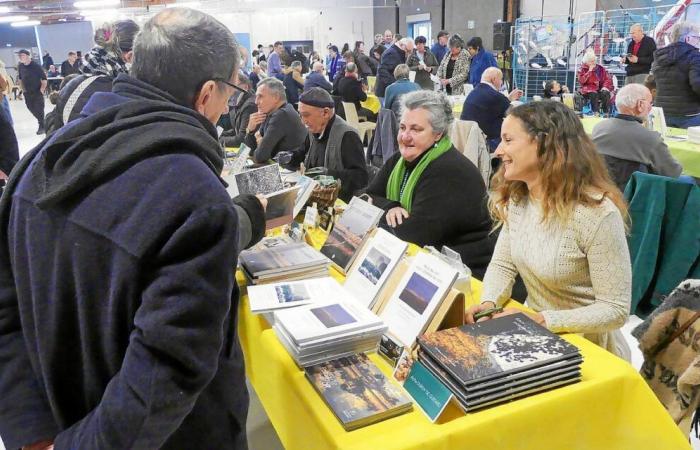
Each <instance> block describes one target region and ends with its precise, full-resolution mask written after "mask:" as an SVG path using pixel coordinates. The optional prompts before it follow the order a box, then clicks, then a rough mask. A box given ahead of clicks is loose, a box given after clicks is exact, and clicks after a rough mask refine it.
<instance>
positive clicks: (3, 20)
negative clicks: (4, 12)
mask: <svg viewBox="0 0 700 450" xmlns="http://www.w3.org/2000/svg"><path fill="white" fill-rule="evenodd" d="M25 20H29V16H3V17H0V23H10V22H24V21H25Z"/></svg>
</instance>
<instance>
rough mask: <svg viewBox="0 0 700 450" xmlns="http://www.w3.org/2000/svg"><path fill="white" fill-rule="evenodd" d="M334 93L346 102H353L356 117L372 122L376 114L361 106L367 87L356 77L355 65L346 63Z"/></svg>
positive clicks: (365, 96)
mask: <svg viewBox="0 0 700 450" xmlns="http://www.w3.org/2000/svg"><path fill="white" fill-rule="evenodd" d="M335 93H336V94H337V95H339V96H340V98H341V99H342V100H343V101H344V102H347V103H354V104H355V109H356V110H357V115H358V117H366V118H367V120H369V121H370V122H374V121H375V120H376V118H377V115H376V114H375V113H373V112H372V111H370V110H369V109H367V108H363V107H362V104H361V102H364V101H366V100H367V87H366V86H365V85H364V84H362V82H361V81H360V80H359V78H358V73H357V65H356V64H355V63H348V65H346V66H345V76H344V77H343V78H341V79H340V81H338V88H337V89H336V91H335Z"/></svg>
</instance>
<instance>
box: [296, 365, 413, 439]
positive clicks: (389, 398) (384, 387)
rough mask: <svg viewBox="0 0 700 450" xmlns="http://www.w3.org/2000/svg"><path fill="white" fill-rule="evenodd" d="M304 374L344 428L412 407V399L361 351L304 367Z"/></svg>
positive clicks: (397, 413) (364, 424)
mask: <svg viewBox="0 0 700 450" xmlns="http://www.w3.org/2000/svg"><path fill="white" fill-rule="evenodd" d="M305 374H306V377H307V378H308V379H309V381H310V382H311V384H312V385H313V386H314V388H315V389H316V391H317V392H318V393H319V394H320V395H321V397H322V398H323V400H324V401H325V402H326V404H327V405H328V406H329V407H330V409H331V410H332V411H333V414H335V416H336V417H337V418H338V420H339V421H340V423H341V424H342V425H343V428H345V430H347V431H350V430H354V429H357V428H360V427H363V426H367V425H370V424H373V423H376V422H379V421H381V420H385V419H388V418H391V417H395V416H397V415H399V414H403V413H405V412H408V411H410V410H411V409H412V402H411V398H410V397H409V396H408V395H407V394H406V393H405V392H404V391H403V390H402V389H401V388H400V387H398V386H396V385H395V384H394V383H393V382H391V381H390V380H389V378H388V377H386V376H385V375H384V374H383V373H382V372H381V371H380V370H379V369H378V368H377V366H375V365H374V363H372V361H370V360H369V358H367V356H366V355H365V354H364V353H360V354H358V355H353V356H350V357H346V358H340V359H336V360H333V361H328V362H324V363H322V364H317V365H314V366H311V367H307V368H306V369H305Z"/></svg>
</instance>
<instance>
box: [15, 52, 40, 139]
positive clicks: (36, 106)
mask: <svg viewBox="0 0 700 450" xmlns="http://www.w3.org/2000/svg"><path fill="white" fill-rule="evenodd" d="M29 55H30V53H29V50H25V49H22V50H20V51H19V62H20V64H19V68H18V69H19V80H20V82H21V84H22V91H24V102H25V103H26V104H27V108H28V109H29V112H31V113H32V115H33V116H34V117H36V120H37V122H39V129H38V130H37V131H36V134H44V132H45V131H44V92H46V85H47V81H46V74H45V73H44V69H42V68H41V66H40V65H39V64H37V63H36V62H34V61H32V57H31V56H29Z"/></svg>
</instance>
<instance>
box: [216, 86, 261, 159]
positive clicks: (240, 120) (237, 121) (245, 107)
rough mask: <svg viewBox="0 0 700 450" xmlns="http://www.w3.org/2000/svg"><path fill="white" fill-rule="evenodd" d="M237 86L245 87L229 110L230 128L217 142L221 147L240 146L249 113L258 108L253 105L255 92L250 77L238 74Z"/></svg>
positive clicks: (248, 119)
mask: <svg viewBox="0 0 700 450" xmlns="http://www.w3.org/2000/svg"><path fill="white" fill-rule="evenodd" d="M238 87H240V88H241V89H245V92H240V93H239V94H238V97H237V98H236V104H235V106H234V107H233V108H231V110H230V111H229V117H230V119H231V129H230V130H226V131H224V132H223V133H221V136H220V137H219V143H220V144H221V145H222V146H223V147H240V145H241V143H242V142H243V140H244V139H245V135H246V128H247V127H248V122H249V121H250V115H251V114H253V113H255V112H256V111H257V110H258V107H257V106H255V93H253V87H252V83H251V81H250V79H249V78H248V77H246V76H245V75H243V74H238Z"/></svg>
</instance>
